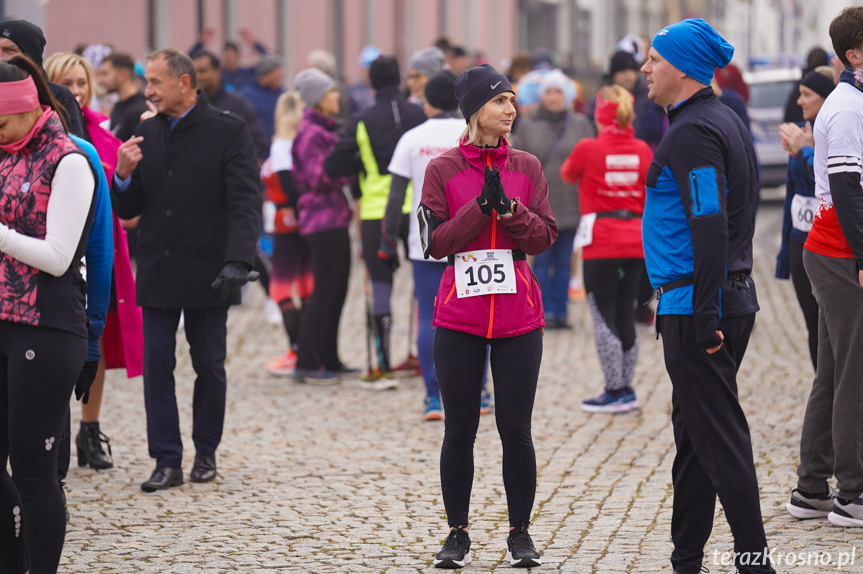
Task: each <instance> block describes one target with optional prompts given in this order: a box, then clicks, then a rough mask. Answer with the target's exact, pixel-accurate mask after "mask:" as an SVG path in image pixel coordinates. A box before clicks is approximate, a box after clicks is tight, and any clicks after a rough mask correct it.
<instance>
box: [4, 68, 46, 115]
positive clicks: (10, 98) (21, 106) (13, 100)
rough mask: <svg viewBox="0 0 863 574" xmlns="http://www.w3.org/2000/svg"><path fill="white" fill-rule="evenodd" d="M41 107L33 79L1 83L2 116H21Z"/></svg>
mask: <svg viewBox="0 0 863 574" xmlns="http://www.w3.org/2000/svg"><path fill="white" fill-rule="evenodd" d="M38 107H39V93H38V92H37V91H36V84H35V83H34V82H33V78H32V77H28V78H26V79H24V80H19V81H17V82H0V114H4V115H6V114H21V113H24V112H29V111H32V110H35V109H36V108H38Z"/></svg>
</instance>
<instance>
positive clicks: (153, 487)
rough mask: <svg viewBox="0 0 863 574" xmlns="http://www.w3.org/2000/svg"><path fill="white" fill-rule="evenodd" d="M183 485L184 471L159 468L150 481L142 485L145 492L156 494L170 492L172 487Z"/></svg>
mask: <svg viewBox="0 0 863 574" xmlns="http://www.w3.org/2000/svg"><path fill="white" fill-rule="evenodd" d="M181 484H183V469H181V468H170V467H167V466H157V467H156V470H154V471H153V476H151V477H150V480H148V481H146V482H142V483H141V490H143V491H144V492H155V491H157V490H168V489H169V488H171V487H172V486H180V485H181Z"/></svg>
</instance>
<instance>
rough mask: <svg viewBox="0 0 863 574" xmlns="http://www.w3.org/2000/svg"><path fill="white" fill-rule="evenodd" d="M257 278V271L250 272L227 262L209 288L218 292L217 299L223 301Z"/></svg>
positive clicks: (239, 264)
mask: <svg viewBox="0 0 863 574" xmlns="http://www.w3.org/2000/svg"><path fill="white" fill-rule="evenodd" d="M259 276H260V274H259V273H258V272H257V271H250V270H249V269H247V268H246V267H245V266H244V265H243V264H242V263H234V262H229V263H225V266H224V267H222V270H221V271H220V272H219V276H218V277H216V280H215V281H213V284H212V285H211V287H212V288H213V289H214V290H216V291H219V297H221V298H222V301H224V300H225V299H227V298H228V295H230V294H231V292H232V291H237V290H239V289H240V287H242V286H243V285H245V284H246V283H248V282H249V281H257V280H258V277H259Z"/></svg>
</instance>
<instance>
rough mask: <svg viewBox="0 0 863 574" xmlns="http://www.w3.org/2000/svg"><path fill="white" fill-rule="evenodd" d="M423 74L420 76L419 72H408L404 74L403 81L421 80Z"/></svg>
mask: <svg viewBox="0 0 863 574" xmlns="http://www.w3.org/2000/svg"><path fill="white" fill-rule="evenodd" d="M423 76H425V74H420V73H419V72H408V73H406V74H405V79H407V80H422V79H423Z"/></svg>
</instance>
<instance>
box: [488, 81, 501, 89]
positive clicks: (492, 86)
mask: <svg viewBox="0 0 863 574" xmlns="http://www.w3.org/2000/svg"><path fill="white" fill-rule="evenodd" d="M502 81H503V80H501V81H500V82H502ZM500 82H498V83H496V84H492V85H491V89H492V90H493V89H495V88H496V87H498V86H499V85H500Z"/></svg>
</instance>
